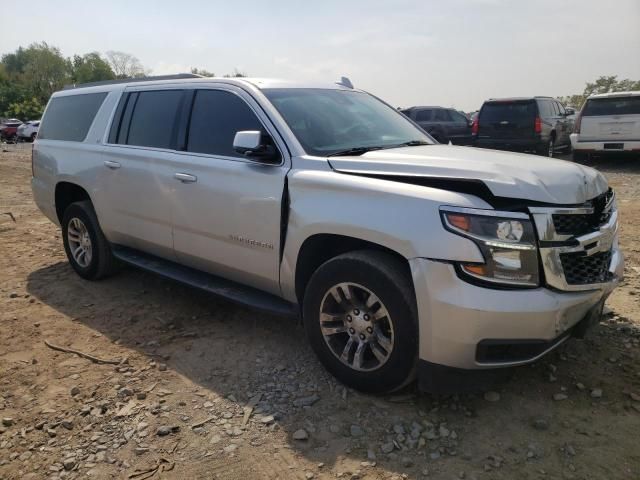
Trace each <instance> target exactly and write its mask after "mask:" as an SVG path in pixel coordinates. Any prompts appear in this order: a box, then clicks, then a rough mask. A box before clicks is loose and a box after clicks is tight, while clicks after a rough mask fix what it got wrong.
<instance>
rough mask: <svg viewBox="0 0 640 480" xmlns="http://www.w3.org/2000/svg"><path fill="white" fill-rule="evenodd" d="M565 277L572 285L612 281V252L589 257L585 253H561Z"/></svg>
mask: <svg viewBox="0 0 640 480" xmlns="http://www.w3.org/2000/svg"><path fill="white" fill-rule="evenodd" d="M560 262H561V263H562V269H563V270H564V277H565V279H566V281H567V283H568V284H570V285H589V284H591V283H604V282H607V281H609V280H610V277H611V274H610V272H609V264H610V263H611V251H608V252H599V253H596V254H594V255H590V256H587V255H586V254H585V253H584V252H571V253H561V254H560Z"/></svg>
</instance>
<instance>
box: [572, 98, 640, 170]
mask: <svg viewBox="0 0 640 480" xmlns="http://www.w3.org/2000/svg"><path fill="white" fill-rule="evenodd" d="M571 146H572V148H573V158H574V159H575V160H582V159H584V158H585V157H586V156H587V155H588V154H590V153H596V152H597V153H613V152H618V153H620V152H624V153H635V154H637V155H640V91H638V92H615V93H602V94H598V95H591V96H590V97H589V98H588V99H587V101H586V102H585V104H584V105H583V107H582V111H581V112H580V113H579V115H578V118H577V119H576V122H575V126H574V133H572V134H571Z"/></svg>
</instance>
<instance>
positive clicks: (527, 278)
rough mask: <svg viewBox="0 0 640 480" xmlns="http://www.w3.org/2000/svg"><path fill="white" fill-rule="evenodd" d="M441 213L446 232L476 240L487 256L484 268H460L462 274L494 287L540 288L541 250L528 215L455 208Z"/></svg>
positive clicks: (464, 266)
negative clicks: (496, 285) (539, 252)
mask: <svg viewBox="0 0 640 480" xmlns="http://www.w3.org/2000/svg"><path fill="white" fill-rule="evenodd" d="M440 213H441V216H442V223H443V224H444V227H445V228H446V229H447V230H449V231H450V232H453V233H455V234H457V235H461V236H463V237H466V238H469V239H471V240H473V241H474V242H475V243H476V245H478V247H479V248H480V251H481V252H482V255H483V256H484V260H485V262H484V263H482V264H478V263H461V264H459V268H460V269H461V270H462V272H463V273H465V274H467V275H470V276H471V277H474V278H476V279H478V280H481V281H484V282H490V283H494V284H504V285H509V286H523V287H537V286H538V285H539V282H540V277H539V274H538V249H537V247H536V238H535V234H534V229H533V224H532V223H531V220H530V219H529V216H528V215H527V214H525V213H518V212H497V211H495V210H479V209H478V210H476V209H472V208H456V207H441V208H440Z"/></svg>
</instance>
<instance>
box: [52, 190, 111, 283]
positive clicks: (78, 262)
mask: <svg viewBox="0 0 640 480" xmlns="http://www.w3.org/2000/svg"><path fill="white" fill-rule="evenodd" d="M62 241H63V243H64V251H65V252H66V254H67V258H68V259H69V263H70V264H71V267H73V269H74V270H75V271H76V273H77V274H78V275H80V276H81V277H82V278H85V279H87V280H98V279H100V278H104V277H106V276H108V275H110V274H111V273H113V272H114V271H115V270H116V267H117V264H116V260H115V258H114V257H113V255H112V253H111V246H110V245H109V242H108V241H107V239H106V238H105V237H104V234H103V233H102V230H101V229H100V224H99V223H98V217H97V216H96V212H95V210H94V209H93V205H92V204H91V202H90V201H88V200H84V201H81V202H75V203H72V204H71V205H69V206H68V207H67V209H66V210H65V211H64V215H63V217H62Z"/></svg>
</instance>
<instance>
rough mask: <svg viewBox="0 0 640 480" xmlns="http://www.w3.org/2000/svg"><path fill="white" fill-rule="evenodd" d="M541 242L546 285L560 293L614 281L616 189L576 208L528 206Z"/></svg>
mask: <svg viewBox="0 0 640 480" xmlns="http://www.w3.org/2000/svg"><path fill="white" fill-rule="evenodd" d="M529 210H530V212H531V214H532V216H533V219H534V221H535V222H536V226H537V231H538V235H539V239H540V241H541V243H542V245H541V248H540V254H541V256H542V265H543V268H544V274H545V279H546V283H547V285H548V286H549V287H551V288H555V289H558V290H565V291H566V290H577V291H579V290H589V289H590V288H592V286H593V288H595V287H597V286H598V285H602V284H604V283H608V282H611V281H612V280H614V279H615V273H612V272H611V271H610V268H611V262H612V261H613V260H614V258H615V246H614V245H615V241H614V236H615V232H616V230H617V224H616V223H617V222H616V221H615V217H616V209H615V199H614V192H613V190H611V189H609V190H608V191H607V192H605V193H602V194H601V195H598V196H597V197H595V198H593V199H592V200H590V201H589V202H587V203H585V204H581V205H576V206H575V207H565V206H562V207H561V206H558V207H529Z"/></svg>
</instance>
